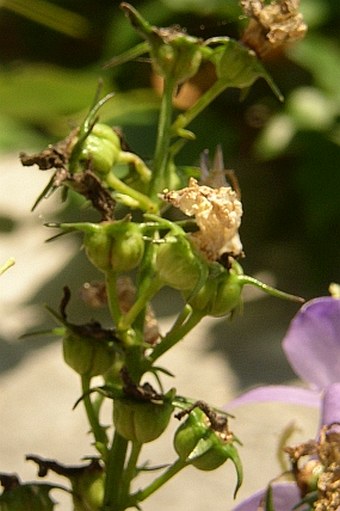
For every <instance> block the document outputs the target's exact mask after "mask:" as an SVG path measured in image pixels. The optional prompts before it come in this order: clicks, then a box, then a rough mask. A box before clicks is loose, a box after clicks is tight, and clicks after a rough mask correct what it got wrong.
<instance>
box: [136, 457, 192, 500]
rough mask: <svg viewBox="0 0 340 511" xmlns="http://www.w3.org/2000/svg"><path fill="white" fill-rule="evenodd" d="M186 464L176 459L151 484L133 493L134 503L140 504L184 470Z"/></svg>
mask: <svg viewBox="0 0 340 511" xmlns="http://www.w3.org/2000/svg"><path fill="white" fill-rule="evenodd" d="M186 466H187V463H186V462H185V461H183V460H181V459H179V458H178V459H177V460H176V461H175V463H173V464H172V465H171V467H169V468H168V469H167V470H166V471H165V472H164V473H163V474H162V475H160V476H159V477H157V479H155V480H154V481H152V483H151V484H150V485H149V486H147V487H146V488H144V490H140V491H139V492H137V493H135V495H133V496H132V497H134V502H137V503H138V502H142V501H143V500H145V499H147V498H148V497H150V495H152V494H153V493H154V492H155V491H157V490H158V489H159V488H161V486H163V484H165V483H167V482H168V481H169V480H170V479H171V478H172V477H174V476H175V475H176V474H177V473H178V472H179V471H180V470H182V469H183V468H185V467H186Z"/></svg>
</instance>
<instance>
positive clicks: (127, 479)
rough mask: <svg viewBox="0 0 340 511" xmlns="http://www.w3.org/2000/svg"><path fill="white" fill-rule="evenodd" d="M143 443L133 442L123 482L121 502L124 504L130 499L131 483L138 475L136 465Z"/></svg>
mask: <svg viewBox="0 0 340 511" xmlns="http://www.w3.org/2000/svg"><path fill="white" fill-rule="evenodd" d="M142 447H143V444H140V443H138V442H134V443H133V444H132V448H131V453H130V457H129V461H128V463H127V466H126V469H125V471H124V476H123V479H122V484H121V503H122V505H124V503H126V502H127V501H128V498H129V493H130V485H131V481H132V479H133V478H134V477H135V476H136V467H137V461H138V457H139V454H140V452H141V449H142Z"/></svg>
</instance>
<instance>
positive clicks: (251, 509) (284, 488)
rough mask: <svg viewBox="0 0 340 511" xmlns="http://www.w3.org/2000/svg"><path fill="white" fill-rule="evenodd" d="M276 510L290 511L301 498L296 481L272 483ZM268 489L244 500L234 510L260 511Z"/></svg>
mask: <svg viewBox="0 0 340 511" xmlns="http://www.w3.org/2000/svg"><path fill="white" fill-rule="evenodd" d="M272 488H273V500H274V508H275V511H288V510H290V509H293V507H294V506H295V505H296V504H297V503H298V502H299V501H300V500H301V497H300V494H299V490H298V488H297V486H296V484H294V483H288V482H287V483H276V484H273V485H272ZM265 492H266V490H260V491H258V492H256V493H254V494H253V495H252V496H251V497H249V498H247V499H245V500H243V501H242V502H241V503H240V504H238V505H237V506H236V507H234V508H233V510H232V511H258V509H259V505H260V504H261V501H262V499H263V498H264V496H265Z"/></svg>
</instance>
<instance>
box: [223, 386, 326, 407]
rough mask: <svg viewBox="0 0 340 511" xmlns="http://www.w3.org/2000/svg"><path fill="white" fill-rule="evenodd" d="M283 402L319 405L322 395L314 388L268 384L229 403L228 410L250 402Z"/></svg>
mask: <svg viewBox="0 0 340 511" xmlns="http://www.w3.org/2000/svg"><path fill="white" fill-rule="evenodd" d="M270 401H273V402H277V401H280V402H283V403H291V404H296V405H302V406H310V407H315V408H317V407H319V406H320V405H321V397H320V395H319V394H318V393H317V392H315V391H314V390H310V389H304V388H300V387H289V386H288V385H267V386H265V387H257V388H255V389H252V390H249V391H248V392H245V393H244V394H241V396H239V397H237V398H236V399H233V400H232V401H231V402H230V403H228V410H229V409H232V408H236V407H237V406H241V405H244V404H249V403H263V402H270Z"/></svg>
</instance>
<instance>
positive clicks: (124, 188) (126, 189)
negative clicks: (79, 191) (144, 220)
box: [105, 172, 158, 213]
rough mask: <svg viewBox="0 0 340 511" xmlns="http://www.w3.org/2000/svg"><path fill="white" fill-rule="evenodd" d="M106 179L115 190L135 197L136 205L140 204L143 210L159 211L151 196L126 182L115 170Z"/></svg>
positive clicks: (132, 197) (129, 196)
mask: <svg viewBox="0 0 340 511" xmlns="http://www.w3.org/2000/svg"><path fill="white" fill-rule="evenodd" d="M105 181H106V183H107V184H108V186H109V187H110V188H112V189H113V190H116V191H117V192H119V193H121V194H123V195H126V196H127V197H128V198H131V199H133V200H134V201H135V202H136V206H137V205H138V207H139V208H140V209H141V210H143V211H149V212H152V213H156V212H157V210H158V206H157V205H156V204H155V203H154V202H153V201H152V200H151V199H150V198H149V197H147V196H146V195H144V194H143V193H141V192H138V191H137V190H135V189H134V188H131V187H130V186H128V185H127V184H125V183H124V182H123V181H121V180H120V179H119V178H118V177H117V176H115V174H114V173H113V172H110V173H109V174H107V176H106V177H105Z"/></svg>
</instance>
